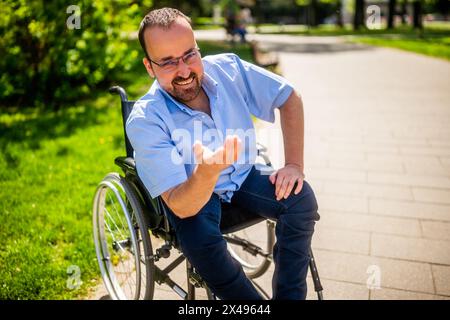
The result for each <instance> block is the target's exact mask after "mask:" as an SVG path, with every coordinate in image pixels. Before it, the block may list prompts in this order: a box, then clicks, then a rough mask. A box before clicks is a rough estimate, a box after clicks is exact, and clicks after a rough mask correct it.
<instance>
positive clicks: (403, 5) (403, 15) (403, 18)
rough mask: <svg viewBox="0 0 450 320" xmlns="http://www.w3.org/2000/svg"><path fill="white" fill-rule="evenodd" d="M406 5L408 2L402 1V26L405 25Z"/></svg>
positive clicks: (406, 0)
mask: <svg viewBox="0 0 450 320" xmlns="http://www.w3.org/2000/svg"><path fill="white" fill-rule="evenodd" d="M407 3H408V0H403V1H402V25H405V24H406V15H407V12H406V5H407Z"/></svg>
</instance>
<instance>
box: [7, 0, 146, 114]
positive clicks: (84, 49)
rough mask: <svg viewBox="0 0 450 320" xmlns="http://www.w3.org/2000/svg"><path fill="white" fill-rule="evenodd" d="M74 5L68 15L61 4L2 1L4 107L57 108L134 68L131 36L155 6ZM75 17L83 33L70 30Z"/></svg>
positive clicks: (118, 0)
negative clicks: (129, 43)
mask: <svg viewBox="0 0 450 320" xmlns="http://www.w3.org/2000/svg"><path fill="white" fill-rule="evenodd" d="M69 3H70V2H69ZM76 4H77V6H78V7H79V10H77V11H70V12H69V13H68V12H67V11H68V10H67V9H68V5H69V4H68V2H67V1H62V0H56V1H44V0H34V1H26V0H16V1H11V0H0V7H1V8H2V14H1V15H0V34H1V36H0V56H1V57H2V59H0V70H2V72H1V75H0V103H1V104H2V105H6V104H14V105H19V106H20V105H27V106H29V105H43V106H50V105H52V106H55V107H58V106H59V105H60V104H61V103H62V102H63V101H65V102H67V101H71V100H76V99H79V98H80V97H82V96H86V95H88V94H89V93H90V92H91V91H92V89H93V88H94V87H96V86H98V85H101V84H106V83H107V82H108V81H110V80H111V79H112V78H113V77H114V75H116V74H117V73H118V72H123V71H126V70H127V69H129V68H130V66H131V64H132V61H133V60H134V59H136V58H137V57H138V52H137V51H136V50H134V51H131V52H130V50H129V47H128V41H127V39H128V37H129V32H127V31H130V30H137V28H138V25H139V21H140V19H142V16H143V15H144V14H145V13H146V12H147V11H148V10H149V9H150V7H151V5H152V1H151V0H140V1H130V0H115V1H90V0H80V1H77V3H76ZM74 18H79V19H80V28H79V29H76V28H75V29H70V28H69V27H68V25H67V21H68V19H71V20H70V21H74V20H73V19H74ZM70 21H69V22H70ZM72 25H73V24H72Z"/></svg>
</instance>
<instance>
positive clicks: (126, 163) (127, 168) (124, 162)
mask: <svg viewBox="0 0 450 320" xmlns="http://www.w3.org/2000/svg"><path fill="white" fill-rule="evenodd" d="M114 163H115V164H117V165H118V166H119V167H121V168H122V170H123V171H124V172H133V173H136V162H135V161H134V159H133V158H131V157H117V158H116V159H114Z"/></svg>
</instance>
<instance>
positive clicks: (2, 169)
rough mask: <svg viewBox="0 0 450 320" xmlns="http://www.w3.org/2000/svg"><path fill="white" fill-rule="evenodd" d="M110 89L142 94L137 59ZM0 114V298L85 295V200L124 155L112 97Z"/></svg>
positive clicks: (213, 48)
mask: <svg viewBox="0 0 450 320" xmlns="http://www.w3.org/2000/svg"><path fill="white" fill-rule="evenodd" d="M136 42H137V41H136ZM136 46H138V45H137V43H136ZM199 46H200V48H201V51H202V54H203V55H207V54H213V53H219V52H235V53H237V54H239V55H240V56H241V57H242V58H243V59H247V60H251V54H250V49H249V47H248V46H240V45H237V46H231V45H229V44H226V43H220V42H199ZM117 84H119V85H122V86H124V87H125V88H126V89H127V91H128V93H129V98H130V99H137V98H138V97H139V96H141V95H143V94H144V93H145V91H146V90H147V88H148V87H149V85H150V81H149V78H148V75H147V73H146V72H145V69H144V67H143V66H142V65H141V62H140V60H139V61H136V65H135V66H134V68H133V69H132V70H131V71H130V72H129V73H127V74H124V75H123V76H122V77H121V78H120V79H118V81H117ZM0 112H1V113H0V149H1V152H0V266H1V267H0V299H2V300H3V299H74V298H81V297H84V296H85V295H86V294H87V292H88V289H89V288H90V287H92V286H93V285H95V284H96V283H98V281H99V270H98V265H97V261H96V257H95V250H94V244H93V239H92V225H91V204H92V198H93V195H94V192H95V189H96V186H97V184H98V182H100V180H101V179H102V178H103V177H104V176H105V175H106V174H107V173H108V172H111V171H118V168H117V167H116V166H115V165H114V163H113V160H114V158H115V157H116V156H121V155H124V147H123V146H124V140H123V131H122V130H123V129H122V120H121V115H120V107H119V98H118V97H117V96H111V95H109V94H108V93H107V91H106V90H105V88H103V89H102V90H98V91H97V92H95V93H94V94H93V95H92V98H91V99H86V100H84V101H80V102H79V103H77V104H75V105H71V106H67V107H65V108H62V109H61V110H60V111H58V112H53V111H46V110H36V109H32V108H25V109H24V108H21V109H20V110H19V109H17V108H15V107H14V106H11V107H9V108H6V109H5V108H4V109H0ZM74 266H75V267H74ZM73 270H79V279H80V280H81V281H82V284H81V286H78V285H77V284H79V283H80V282H79V281H77V277H78V273H77V272H75V273H74V271H73Z"/></svg>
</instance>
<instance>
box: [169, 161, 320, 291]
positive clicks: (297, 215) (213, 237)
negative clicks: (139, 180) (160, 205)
mask: <svg viewBox="0 0 450 320" xmlns="http://www.w3.org/2000/svg"><path fill="white" fill-rule="evenodd" d="M231 203H232V204H233V205H238V206H240V207H242V208H244V209H246V210H248V211H250V212H252V213H255V214H258V215H261V216H263V217H266V218H272V219H276V221H277V224H276V229H275V234H276V238H277V242H276V244H275V247H274V255H273V258H274V262H275V272H274V275H273V279H272V288H273V299H305V298H306V291H307V288H306V275H307V273H308V265H309V248H310V245H311V238H312V235H313V233H314V225H315V221H317V220H319V214H318V212H317V209H318V207H317V201H316V198H315V196H314V192H313V190H312V189H311V186H310V185H309V184H308V183H307V182H306V181H304V182H303V188H302V191H301V192H300V193H299V194H297V195H295V194H294V192H291V194H290V196H289V197H288V198H287V199H282V200H280V201H277V200H276V197H275V185H273V184H272V183H271V182H270V181H269V175H267V174H261V171H259V170H258V169H256V168H255V166H253V168H252V170H251V172H250V174H249V175H248V176H247V178H246V180H245V181H244V183H243V184H242V185H241V187H240V189H239V190H238V191H236V192H235V193H234V195H233V197H232V199H231ZM168 211H169V216H168V218H169V222H170V223H171V225H172V226H173V228H174V229H175V232H176V234H177V239H178V241H179V244H180V246H181V250H182V251H183V253H184V255H185V256H186V257H187V258H188V259H189V261H190V262H191V264H192V265H193V266H194V268H195V269H196V270H197V272H198V273H199V274H200V275H201V277H202V278H203V280H204V281H205V282H206V284H207V285H208V287H209V288H210V289H211V291H212V292H214V293H215V294H216V295H217V296H218V297H219V298H220V299H236V300H256V299H261V296H260V295H259V294H258V292H257V291H256V289H255V288H254V286H253V285H252V283H251V282H250V280H249V279H248V278H247V277H246V276H245V274H244V271H243V269H242V266H241V265H240V264H239V263H238V262H237V261H236V260H235V259H234V258H233V257H232V256H231V255H230V254H229V252H228V251H227V244H226V241H225V240H224V239H223V236H222V233H221V232H220V227H219V225H220V219H221V200H220V199H219V196H218V195H217V194H215V193H213V194H212V196H211V198H210V200H209V201H208V202H207V203H206V204H205V206H204V207H203V208H202V209H201V210H200V211H199V213H198V214H197V215H195V216H193V217H190V218H186V219H180V218H178V217H177V216H175V215H174V214H173V213H172V212H171V211H170V210H168Z"/></svg>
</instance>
